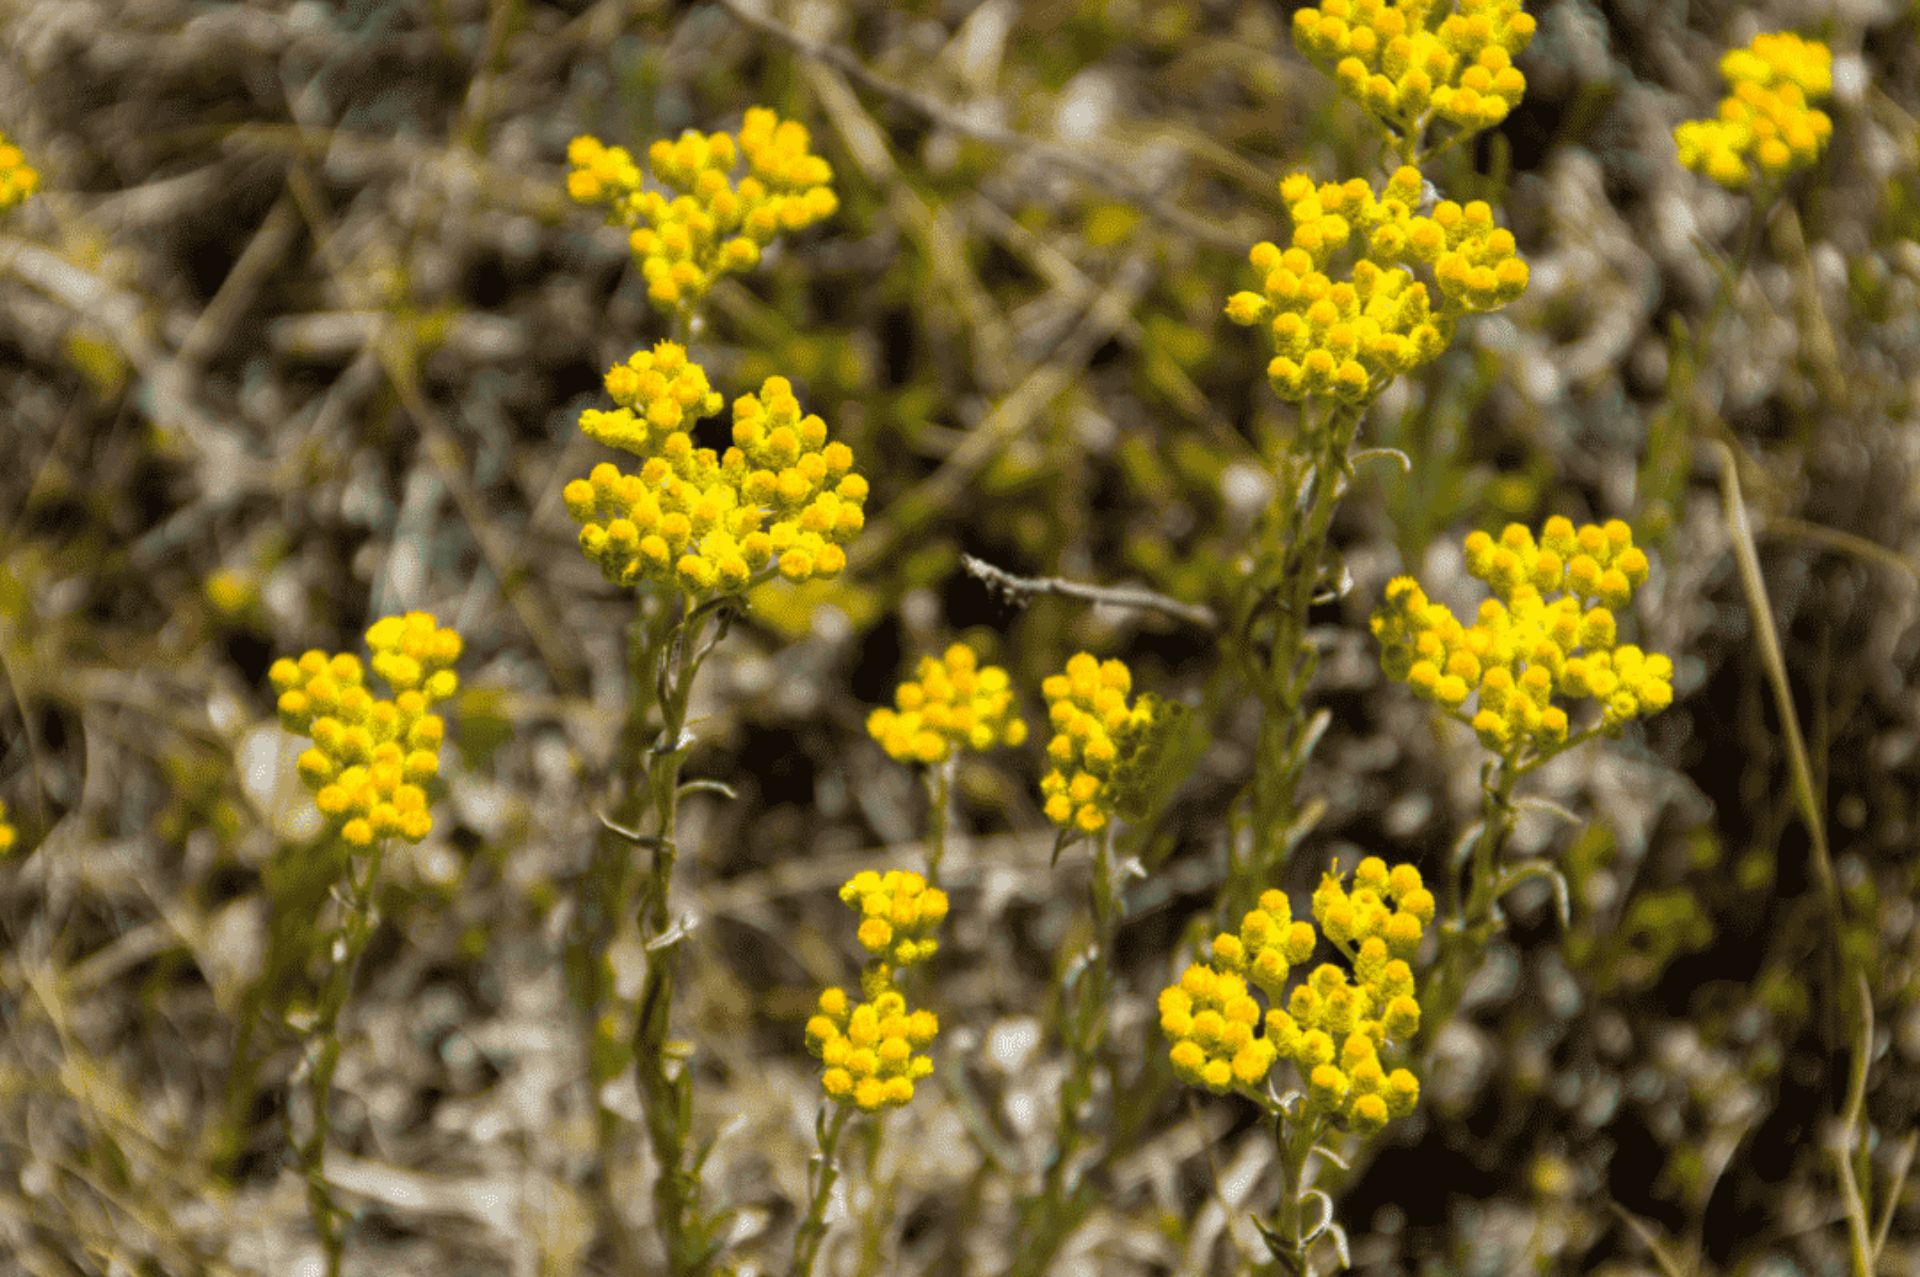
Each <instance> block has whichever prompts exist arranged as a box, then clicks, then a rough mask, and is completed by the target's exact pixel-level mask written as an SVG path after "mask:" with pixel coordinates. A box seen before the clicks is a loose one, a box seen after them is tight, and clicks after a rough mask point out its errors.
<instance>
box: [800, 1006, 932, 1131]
mask: <svg viewBox="0 0 1920 1277" xmlns="http://www.w3.org/2000/svg"><path fill="white" fill-rule="evenodd" d="M939 1032H940V1021H939V1019H938V1018H936V1017H935V1016H934V1014H933V1012H931V1011H925V1010H921V1011H909V1010H908V1009H907V999H906V997H905V996H904V995H903V994H901V992H900V991H899V990H898V989H894V988H886V989H882V990H881V991H879V992H878V993H877V994H875V995H874V997H873V998H872V999H870V1000H868V1001H863V1002H858V1003H855V1002H853V1001H852V1000H851V999H850V998H849V997H848V996H847V991H846V990H845V989H840V988H832V989H828V990H826V991H825V992H823V993H822V994H821V995H820V1003H819V1009H818V1011H817V1012H816V1013H815V1014H814V1016H813V1017H812V1018H811V1019H809V1020H808V1021H807V1049H808V1050H809V1051H811V1052H812V1053H813V1054H814V1055H815V1056H816V1057H818V1058H819V1060H820V1062H821V1063H822V1064H824V1065H825V1066H826V1068H825V1069H824V1070H823V1071H822V1072H821V1074H820V1089H821V1090H823V1091H825V1092H826V1093H827V1095H828V1097H829V1098H831V1099H834V1100H838V1101H839V1102H840V1103H842V1104H852V1105H854V1106H855V1107H857V1108H859V1109H860V1110H861V1111H863V1112H867V1113H874V1112H878V1111H879V1110H881V1109H885V1108H897V1107H899V1106H900V1105H902V1104H905V1103H907V1102H908V1101H909V1100H911V1099H912V1098H913V1084H914V1083H915V1082H917V1081H919V1080H920V1079H921V1078H924V1077H926V1076H927V1075H928V1074H930V1073H932V1072H933V1060H932V1059H931V1058H930V1057H928V1056H926V1055H924V1054H921V1052H922V1051H924V1050H925V1048H926V1047H927V1045H928V1044H929V1043H931V1042H932V1041H933V1039H934V1036H935V1035H936V1034H938V1033H939Z"/></svg>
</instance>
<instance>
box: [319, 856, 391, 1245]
mask: <svg viewBox="0 0 1920 1277" xmlns="http://www.w3.org/2000/svg"><path fill="white" fill-rule="evenodd" d="M385 850H386V848H385V845H384V844H383V843H375V844H374V845H373V848H372V849H371V850H370V851H369V852H368V854H367V857H366V860H365V863H364V865H362V864H361V863H360V862H359V861H358V860H356V859H355V857H354V856H353V855H352V854H351V853H349V854H348V857H347V883H346V886H347V896H346V899H345V901H343V904H344V906H345V909H346V915H345V917H343V918H342V919H341V922H340V927H339V929H338V930H337V931H336V932H335V933H334V934H333V935H332V936H331V937H330V938H329V939H328V942H327V950H328V958H329V961H331V963H332V967H331V969H330V970H329V971H328V973H327V983H326V985H325V986H324V987H323V988H322V990H321V993H320V1003H319V1006H318V1007H317V1008H316V1009H315V1015H314V1023H313V1029H312V1032H311V1033H310V1035H309V1037H308V1049H309V1051H311V1052H312V1053H313V1055H312V1059H311V1060H310V1067H309V1068H308V1071H307V1101H308V1105H309V1107H311V1108H312V1110H313V1129H312V1131H311V1132H309V1134H308V1136H307V1138H306V1140H304V1141H302V1142H301V1143H300V1144H299V1146H298V1151H299V1155H300V1165H301V1169H302V1170H303V1171H304V1173H305V1175H306V1179H307V1213H308V1215H309V1216H311V1217H312V1219H313V1228H314V1231H315V1232H316V1233H317V1234H319V1237H320V1248H321V1250H322V1252H323V1253H324V1254H325V1256H326V1265H327V1268H326V1272H327V1277H340V1265H341V1261H342V1259H343V1258H344V1256H345V1254H346V1225H345V1222H344V1220H343V1219H342V1218H341V1215H342V1212H341V1210H340V1207H339V1205H338V1204H337V1203H336V1202H335V1201H334V1200H333V1190H332V1187H331V1186H330V1185H329V1184H328V1183H327V1174H326V1158H327V1139H328V1137H329V1136H330V1135H331V1133H332V1130H333V1124H332V1120H331V1114H330V1112H329V1108H330V1105H329V1101H330V1100H331V1098H332V1095H333V1075H334V1073H335V1071H336V1070H337V1069H338V1068H339V1066H340V1015H341V1012H342V1011H343V1010H344V1009H345V1007H346V1004H347V996H348V995H349V994H350V993H351V992H352V990H353V978H354V975H355V974H356V973H357V972H358V971H359V969H360V956H361V955H362V954H363V953H365V952H366V947H367V942H368V940H370V939H371V938H372V937H373V932H374V926H375V922H376V919H375V917H374V908H373V885H374V881H375V879H376V878H377V876H378V875H379V872H380V861H381V857H382V855H383V854H384V852H385Z"/></svg>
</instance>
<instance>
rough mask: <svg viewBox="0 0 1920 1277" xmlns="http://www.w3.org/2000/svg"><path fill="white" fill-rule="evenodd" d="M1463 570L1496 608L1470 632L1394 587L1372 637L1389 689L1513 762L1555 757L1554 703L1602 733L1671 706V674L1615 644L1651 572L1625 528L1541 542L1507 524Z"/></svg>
mask: <svg viewBox="0 0 1920 1277" xmlns="http://www.w3.org/2000/svg"><path fill="white" fill-rule="evenodd" d="M1466 559H1467V571H1468V572H1469V573H1471V574H1472V575H1473V576H1475V577H1477V578H1479V579H1480V580H1482V581H1485V582H1486V583H1487V585H1488V587H1489V588H1490V589H1491V590H1492V591H1493V596H1494V597H1492V598H1490V599H1487V600H1486V601H1485V602H1483V603H1482V604H1481V605H1480V610H1479V614H1478V616H1477V617H1476V618H1475V620H1474V623H1473V624H1472V625H1463V624H1461V622H1460V621H1459V620H1458V618H1456V617H1455V616H1454V614H1453V612H1452V611H1451V610H1450V609H1449V608H1448V607H1447V606H1446V605H1445V604H1443V603H1435V602H1433V601H1431V600H1430V599H1428V598H1427V595H1426V593H1425V591H1423V590H1422V589H1421V588H1420V585H1419V583H1418V582H1416V581H1415V580H1414V579H1413V578H1412V577H1399V578H1397V579H1395V580H1394V581H1392V582H1390V583H1389V584H1388V585H1387V591H1386V600H1385V602H1384V604H1383V605H1382V606H1381V608H1380V610H1379V611H1377V612H1376V613H1374V616H1373V622H1372V626H1373V633H1374V637H1375V638H1377V639H1378V640H1379V641H1380V644H1381V650H1380V663H1381V667H1382V668H1383V669H1385V670H1386V672H1387V675H1388V677H1390V678H1393V679H1395V680H1397V681H1400V682H1404V683H1406V684H1407V685H1408V686H1409V687H1411V688H1412V689H1413V690H1414V691H1415V692H1416V693H1417V694H1419V695H1420V696H1422V697H1424V698H1426V699H1428V700H1431V701H1434V702H1436V703H1438V704H1439V705H1440V706H1441V707H1442V708H1443V709H1445V710H1446V711H1447V712H1448V713H1449V714H1451V715H1452V716H1453V717H1455V718H1457V719H1459V720H1460V721H1461V722H1464V723H1467V724H1469V725H1471V726H1472V728H1473V730H1474V731H1475V733H1476V734H1478V735H1479V737H1480V740H1481V741H1482V743H1484V744H1485V745H1486V747H1487V748H1488V749H1491V750H1493V751H1494V752H1496V753H1499V754H1502V755H1504V756H1506V757H1507V758H1509V759H1512V760H1515V761H1519V760H1522V759H1524V758H1527V757H1539V756H1544V755H1547V754H1551V753H1554V752H1556V751H1557V750H1559V749H1560V748H1562V747H1563V746H1564V745H1565V744H1566V743H1567V741H1568V740H1569V732H1570V731H1571V730H1572V722H1571V719H1570V717H1569V714H1568V711H1567V709H1566V707H1565V706H1563V705H1561V704H1557V703H1555V702H1556V698H1557V699H1558V700H1561V701H1579V700H1592V701H1595V702H1597V703H1598V704H1599V705H1600V708H1601V713H1600V718H1599V722H1598V723H1597V724H1596V726H1598V727H1600V728H1603V729H1615V728H1618V727H1619V726H1621V725H1622V724H1624V723H1626V722H1627V721H1629V720H1631V719H1634V718H1641V717H1645V716H1646V715H1649V714H1654V713H1657V712H1659V711H1660V710H1663V709H1665V708H1666V707H1667V706H1668V705H1670V704H1672V703H1673V662H1672V661H1671V660H1669V659H1668V658H1667V657H1665V656H1662V655H1660V654H1659V653H1657V652H1651V653H1650V652H1644V651H1642V650H1641V649H1640V648H1638V647H1636V646H1634V645H1633V644H1631V643H1622V642H1620V641H1619V624H1618V620H1617V617H1616V614H1617V613H1618V612H1619V611H1620V610H1621V609H1622V608H1624V607H1626V605H1627V604H1628V602H1629V601H1631V599H1632V597H1633V592H1634V591H1635V590H1636V589H1638V588H1639V587H1640V586H1641V585H1642V584H1643V583H1644V582H1645V581H1646V579H1647V573H1648V571H1649V565H1648V562H1647V556H1646V553H1645V551H1643V550H1641V549H1640V548H1639V547H1638V546H1636V545H1634V543H1633V531H1632V529H1630V528H1629V527H1628V526H1627V525H1626V524H1625V523H1623V522H1621V521H1620V520H1618V519H1615V520H1611V521H1609V522H1608V523H1605V524H1591V523H1590V524H1586V525H1584V526H1582V527H1578V528H1576V527H1575V526H1574V525H1573V523H1572V522H1571V521H1569V520H1567V519H1564V518H1559V517H1555V518H1552V519H1549V520H1547V523H1546V525H1545V527H1544V528H1542V530H1541V534H1540V536H1539V538H1538V539H1537V540H1536V539H1535V537H1534V535H1533V534H1532V533H1531V532H1529V531H1528V530H1527V529H1526V528H1524V527H1522V526H1521V525H1519V524H1517V523H1514V524H1509V525H1507V527H1506V529H1505V530H1504V531H1502V532H1501V534H1500V537H1499V539H1498V540H1495V539H1494V538H1493V537H1492V536H1489V535H1488V534H1487V533H1485V532H1475V533H1473V534H1472V535H1471V536H1469V537H1468V538H1467V540H1466Z"/></svg>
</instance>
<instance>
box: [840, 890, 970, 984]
mask: <svg viewBox="0 0 1920 1277" xmlns="http://www.w3.org/2000/svg"><path fill="white" fill-rule="evenodd" d="M840 901H841V903H842V904H844V905H846V906H847V907H848V908H850V909H852V910H853V911H854V912H855V913H857V914H859V915H860V930H859V940H860V947H861V948H863V949H865V950H866V951H867V953H868V954H869V955H870V956H871V957H872V958H873V960H875V961H877V962H884V963H886V964H887V965H888V966H889V967H910V966H912V965H914V964H915V963H917V962H925V961H926V960H927V959H928V958H931V957H932V956H933V955H934V953H935V951H936V950H938V949H939V947H940V942H939V941H938V940H935V939H934V938H933V934H934V932H936V931H938V930H939V928H940V924H941V922H942V921H944V920H945V919H946V916H947V893H946V892H944V891H942V890H940V889H939V888H938V887H929V886H928V885H927V880H926V879H925V878H923V877H921V876H920V875H919V874H917V873H914V872H913V871H912V870H910V869H889V870H887V871H886V872H885V873H875V872H874V871H873V870H871V869H867V870H862V871H861V872H860V873H857V874H855V875H854V876H853V877H851V878H849V879H848V880H847V882H846V885H845V886H843V887H841V888H840Z"/></svg>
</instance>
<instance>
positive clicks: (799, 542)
mask: <svg viewBox="0 0 1920 1277" xmlns="http://www.w3.org/2000/svg"><path fill="white" fill-rule="evenodd" d="M606 384H607V390H608V392H609V393H610V394H611V395H612V396H613V398H614V401H615V403H617V404H618V405H619V407H618V408H617V409H615V410H614V411H612V412H606V411H600V410H596V409H589V410H588V411H586V412H585V413H583V414H581V418H580V428H581V430H582V431H584V432H585V433H586V434H587V435H588V436H589V437H591V438H593V439H595V440H597V441H598V442H600V443H604V444H606V445H608V446H609V447H614V448H620V449H623V450H625V451H627V452H630V453H633V454H634V455H636V456H638V457H640V458H642V459H643V463H644V464H643V465H642V466H641V468H640V472H639V473H638V474H628V473H625V472H623V471H621V470H620V469H619V468H618V467H616V466H613V465H611V464H606V463H602V464H600V465H598V466H595V467H594V468H593V471H592V473H590V474H589V475H588V476H587V477H586V478H584V479H575V480H573V481H572V482H571V483H569V484H567V487H566V491H565V493H564V496H565V500H566V505H567V510H568V512H569V513H570V514H572V515H573V517H574V518H575V519H576V520H577V521H578V522H579V523H580V525H581V528H580V548H581V550H582V551H584V552H585V553H586V555H587V557H588V558H590V559H592V560H593V561H594V562H595V563H597V564H599V565H600V570H601V571H602V572H603V573H604V574H605V575H606V577H607V579H608V580H609V581H612V582H613V583H615V584H616V585H634V584H637V583H639V582H641V581H643V580H652V581H658V582H661V583H664V584H667V585H670V586H673V587H676V588H678V589H681V590H684V591H685V592H686V593H687V594H689V595H691V596H695V597H698V596H704V595H709V594H720V593H730V592H736V591H739V590H742V589H744V588H746V587H747V586H748V585H750V584H752V583H753V582H754V581H755V580H756V579H760V578H762V577H763V576H766V575H771V574H772V573H773V572H775V571H777V572H778V573H779V575H781V576H783V577H785V578H786V579H787V580H789V581H794V582H800V581H806V580H810V579H812V578H814V577H830V576H834V575H836V574H837V573H839V571H840V570H841V569H842V568H844V567H845V566H846V562H847V555H846V551H845V550H844V549H842V548H841V547H842V546H843V545H844V544H845V543H846V542H848V541H850V540H852V539H853V537H854V535H855V534H856V533H858V532H859V531H860V529H861V528H862V527H864V526H865V524H866V514H865V509H864V506H865V502H866V499H867V481H866V480H865V479H864V478H863V477H861V476H860V475H858V474H855V473H854V472H853V452H852V450H851V449H849V448H848V447H847V445H845V444H844V443H838V442H831V443H830V442H828V440H827V425H826V422H824V421H822V420H821V419H820V418H819V417H818V416H817V415H815V414H813V413H802V412H801V410H800V402H799V400H798V399H796V398H795V397H794V394H793V386H792V384H791V383H790V382H788V380H787V379H786V378H785V377H769V378H767V379H766V381H765V382H764V383H763V384H762V385H761V387H760V392H759V393H758V394H753V395H742V396H740V397H739V398H738V399H735V400H734V401H733V446H732V447H730V448H728V449H727V450H726V452H725V453H716V452H715V451H714V450H713V449H711V448H698V447H695V446H694V443H693V436H692V434H691V433H689V432H690V431H691V430H692V429H693V427H694V425H695V423H696V422H697V421H699V419H700V418H702V417H705V416H711V415H713V414H714V413H716V412H718V411H719V408H720V396H719V395H718V394H717V393H716V392H714V391H713V390H712V389H711V388H710V387H709V386H708V384H707V375H706V372H705V371H704V370H703V369H702V368H701V367H700V365H698V364H695V363H692V362H690V361H689V360H688V359H687V352H686V350H685V348H683V347H681V346H679V345H677V344H675V343H673V342H664V341H663V342H661V343H659V344H658V345H657V346H655V347H654V348H653V349H652V350H651V351H641V352H639V353H637V354H635V355H634V356H633V357H632V358H630V359H629V360H627V362H626V363H624V364H617V365H615V366H614V368H613V369H612V370H611V371H610V372H608V374H607V378H606Z"/></svg>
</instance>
